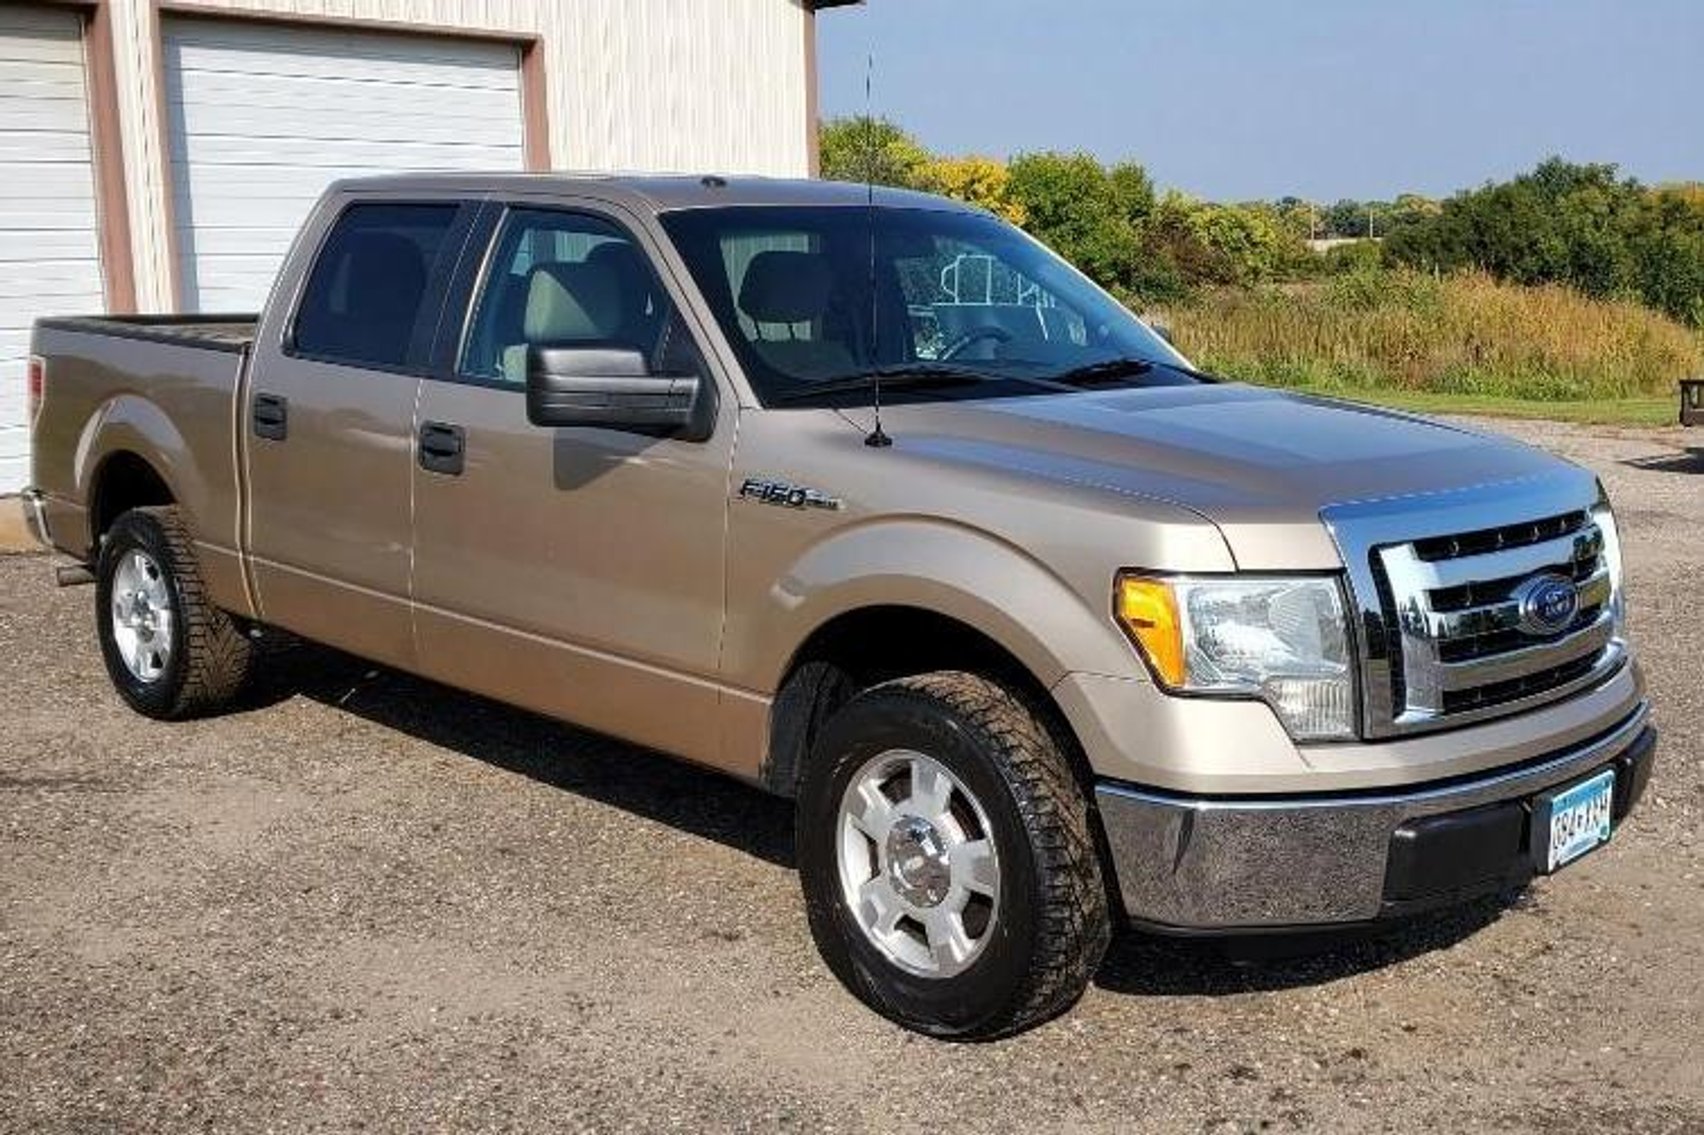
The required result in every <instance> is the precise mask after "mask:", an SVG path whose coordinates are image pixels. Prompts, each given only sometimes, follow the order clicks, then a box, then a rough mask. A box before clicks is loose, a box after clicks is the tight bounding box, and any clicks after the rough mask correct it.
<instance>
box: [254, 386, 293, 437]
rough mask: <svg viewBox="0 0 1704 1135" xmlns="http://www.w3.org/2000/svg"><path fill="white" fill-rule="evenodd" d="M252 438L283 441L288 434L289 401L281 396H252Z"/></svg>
mask: <svg viewBox="0 0 1704 1135" xmlns="http://www.w3.org/2000/svg"><path fill="white" fill-rule="evenodd" d="M252 413H253V415H254V436H255V437H264V438H266V439H268V440H269V441H283V440H284V439H285V438H286V437H288V436H289V433H290V400H289V399H288V398H286V397H284V396H283V395H282V394H258V393H257V394H256V395H255V396H254V409H253V411H252Z"/></svg>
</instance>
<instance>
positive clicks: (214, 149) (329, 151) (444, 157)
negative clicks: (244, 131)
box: [190, 134, 515, 177]
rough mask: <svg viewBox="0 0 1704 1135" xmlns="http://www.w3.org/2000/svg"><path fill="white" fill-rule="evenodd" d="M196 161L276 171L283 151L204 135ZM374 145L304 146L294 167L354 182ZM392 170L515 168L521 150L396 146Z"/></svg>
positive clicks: (390, 151)
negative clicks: (353, 174) (351, 178)
mask: <svg viewBox="0 0 1704 1135" xmlns="http://www.w3.org/2000/svg"><path fill="white" fill-rule="evenodd" d="M190 148H191V151H192V156H191V160H192V161H194V162H197V163H201V164H203V165H208V166H274V165H275V164H276V160H277V157H278V146H277V143H276V141H275V140H274V139H269V138H247V137H244V136H242V135H234V134H218V135H200V136H198V137H197V138H195V140H194V142H193V144H192V146H191V147H190ZM372 158H373V147H372V144H371V143H370V142H367V141H363V140H359V139H355V140H341V139H321V140H319V141H318V142H316V143H315V144H314V145H312V146H304V147H301V148H300V150H299V152H298V154H297V156H296V158H295V160H294V161H292V162H291V163H290V164H291V165H293V166H294V167H296V168H298V169H316V170H327V171H330V172H331V174H332V176H334V177H349V176H351V175H350V173H349V172H348V171H350V170H354V169H361V168H363V167H365V166H366V165H367V164H368V163H370V162H371V161H372ZM385 158H386V159H387V166H386V168H388V169H455V168H463V169H506V168H508V167H510V166H511V165H512V164H513V163H514V159H515V149H514V147H513V146H508V145H484V144H481V143H478V142H459V141H457V142H422V141H419V140H417V139H408V140H406V141H400V142H391V143H387V144H386V146H385Z"/></svg>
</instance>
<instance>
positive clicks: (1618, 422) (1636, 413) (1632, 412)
mask: <svg viewBox="0 0 1704 1135" xmlns="http://www.w3.org/2000/svg"><path fill="white" fill-rule="evenodd" d="M1288 389H1291V390H1295V391H1297V392H1298V393H1302V394H1323V395H1325V396H1327V397H1330V398H1346V399H1348V400H1350V401H1352V402H1369V403H1372V404H1373V405H1375V406H1389V407H1391V408H1392V409H1396V410H1409V411H1412V412H1413V413H1416V414H1469V415H1477V416H1480V417H1487V418H1548V419H1551V420H1553V421H1561V422H1580V423H1582V424H1586V425H1612V426H1672V425H1674V424H1675V420H1676V415H1677V413H1678V408H1679V403H1678V402H1677V401H1676V400H1675V399H1674V398H1600V399H1596V400H1577V401H1575V400H1570V401H1558V400H1555V399H1550V400H1543V401H1541V400H1537V399H1532V398H1499V397H1497V396H1495V395H1483V394H1450V393H1440V392H1436V391H1426V390H1389V389H1385V390H1380V389H1368V390H1353V389H1345V388H1343V387H1332V388H1329V389H1327V388H1320V389H1314V388H1311V387H1308V386H1305V385H1303V386H1291V387H1288Z"/></svg>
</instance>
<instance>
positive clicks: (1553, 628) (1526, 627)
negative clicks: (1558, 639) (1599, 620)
mask: <svg viewBox="0 0 1704 1135" xmlns="http://www.w3.org/2000/svg"><path fill="white" fill-rule="evenodd" d="M1513 598H1514V600H1515V602H1516V604H1517V605H1518V606H1519V609H1520V628H1521V630H1523V631H1525V632H1526V633H1527V634H1534V635H1553V634H1560V633H1561V632H1563V631H1565V630H1567V629H1568V628H1569V627H1570V626H1572V625H1573V622H1574V616H1575V615H1577V614H1579V613H1580V589H1579V588H1577V587H1575V586H1574V581H1573V580H1571V579H1569V578H1568V577H1567V576H1565V575H1557V574H1556V573H1555V572H1546V573H1544V574H1543V575H1535V576H1533V577H1532V578H1531V579H1529V580H1527V581H1526V582H1524V583H1522V584H1521V585H1520V586H1519V587H1517V588H1515V593H1514V596H1513Z"/></svg>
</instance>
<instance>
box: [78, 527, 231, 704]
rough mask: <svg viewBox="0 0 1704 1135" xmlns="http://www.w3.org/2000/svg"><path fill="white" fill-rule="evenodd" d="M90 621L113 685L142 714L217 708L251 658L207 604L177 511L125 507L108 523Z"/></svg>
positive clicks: (228, 697)
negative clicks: (126, 509)
mask: <svg viewBox="0 0 1704 1135" xmlns="http://www.w3.org/2000/svg"><path fill="white" fill-rule="evenodd" d="M95 622H96V626H97V628H98V632H99V635H100V642H101V654H102V656H103V658H104V659H105V661H106V668H107V674H108V675H109V676H110V677H111V678H112V683H113V685H114V686H116V687H117V689H118V692H119V694H120V695H121V696H122V697H123V698H124V700H125V701H126V702H127V703H129V704H130V706H131V707H132V708H133V709H136V710H137V711H139V712H141V713H144V714H147V715H148V716H149V717H157V718H163V719H176V718H183V717H193V716H196V715H198V714H204V713H210V712H213V711H215V710H217V709H220V708H222V707H223V706H224V705H225V704H227V703H228V702H229V701H230V700H231V699H232V698H234V697H235V696H236V694H237V693H238V691H240V690H241V689H242V686H243V683H244V682H245V681H246V680H247V678H248V675H249V671H250V669H251V668H252V665H253V661H254V657H255V644H254V643H253V642H252V641H251V640H250V639H249V637H248V636H247V635H246V634H244V633H243V630H242V628H241V627H239V626H238V625H237V623H236V621H235V620H234V619H232V618H231V616H230V615H228V614H226V613H225V612H224V611H221V610H220V609H219V608H217V607H215V606H213V605H212V604H211V603H210V602H209V601H208V599H207V594H206V589H205V587H204V586H203V584H202V581H201V572H200V568H199V566H198V565H197V563H196V560H195V551H194V546H193V544H192V542H191V540H190V536H189V530H188V528H187V527H186V526H185V524H184V523H183V519H182V518H181V517H180V516H179V514H178V510H177V509H176V508H175V507H162V508H138V509H132V510H131V511H129V512H126V513H125V514H123V515H122V516H120V517H119V518H118V519H117V520H115V521H113V524H112V527H111V528H110V529H108V530H107V534H106V536H105V538H104V539H103V540H102V542H101V552H100V559H99V563H98V565H97V570H96V573H95Z"/></svg>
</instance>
